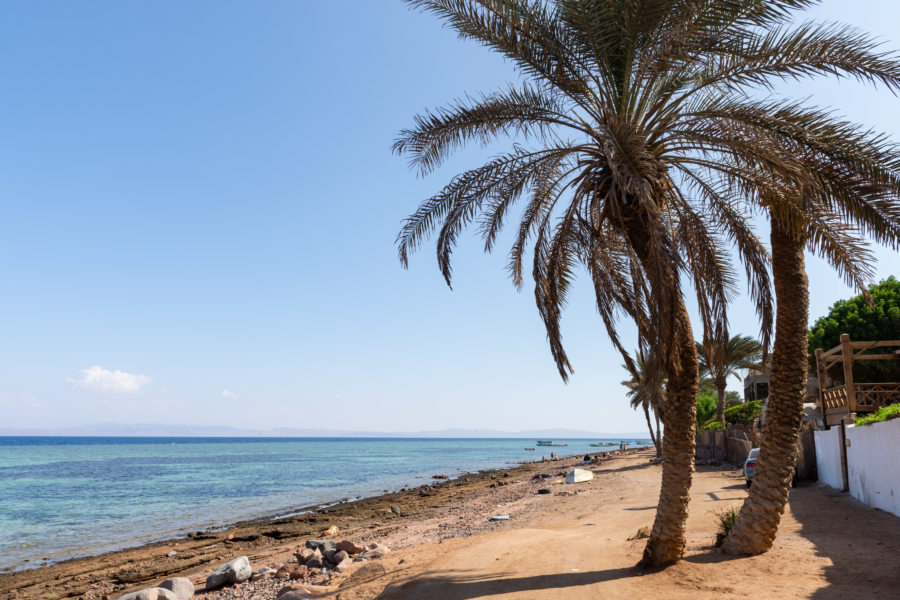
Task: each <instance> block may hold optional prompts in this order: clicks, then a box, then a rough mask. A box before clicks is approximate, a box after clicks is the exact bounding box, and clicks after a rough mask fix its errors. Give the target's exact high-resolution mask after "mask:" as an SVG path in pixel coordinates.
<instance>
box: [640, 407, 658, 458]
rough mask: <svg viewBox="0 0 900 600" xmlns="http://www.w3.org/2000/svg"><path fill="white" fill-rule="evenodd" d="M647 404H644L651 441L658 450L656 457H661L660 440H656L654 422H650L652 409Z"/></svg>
mask: <svg viewBox="0 0 900 600" xmlns="http://www.w3.org/2000/svg"><path fill="white" fill-rule="evenodd" d="M647 404H648V403H647V402H644V418H645V419H647V429H649V430H650V439H651V440H652V441H653V446H654V447H655V448H656V455H657V456H659V452H660V447H659V440H658V439H657V438H656V434H655V433H653V422H652V421H651V420H650V407H649V406H648V405H647Z"/></svg>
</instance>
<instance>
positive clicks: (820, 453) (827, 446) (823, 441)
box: [814, 427, 844, 489]
mask: <svg viewBox="0 0 900 600" xmlns="http://www.w3.org/2000/svg"><path fill="white" fill-rule="evenodd" d="M814 435H815V439H816V468H817V469H818V470H819V481H821V482H822V483H824V484H826V485H830V486H831V487H833V488H836V489H841V488H843V487H844V474H843V473H842V472H841V444H840V441H841V440H840V436H841V432H840V428H839V427H832V428H831V429H829V430H828V431H816V432H815V433H814Z"/></svg>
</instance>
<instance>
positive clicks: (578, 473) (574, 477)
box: [566, 469, 594, 483]
mask: <svg viewBox="0 0 900 600" xmlns="http://www.w3.org/2000/svg"><path fill="white" fill-rule="evenodd" d="M593 478H594V474H593V473H591V472H590V471H587V470H585V469H572V470H571V471H569V474H568V475H566V483H583V482H585V481H590V480H591V479H593Z"/></svg>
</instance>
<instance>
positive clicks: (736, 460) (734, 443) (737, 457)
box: [725, 437, 753, 467]
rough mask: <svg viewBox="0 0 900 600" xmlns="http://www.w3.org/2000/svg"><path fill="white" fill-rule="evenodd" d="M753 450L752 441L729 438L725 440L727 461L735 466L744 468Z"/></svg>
mask: <svg viewBox="0 0 900 600" xmlns="http://www.w3.org/2000/svg"><path fill="white" fill-rule="evenodd" d="M752 448H753V444H751V443H750V440H743V439H738V438H734V437H728V438H726V440H725V453H726V460H727V461H728V462H730V463H731V464H733V465H735V466H739V467H743V466H744V461H745V460H747V455H748V454H750V450H751V449H752Z"/></svg>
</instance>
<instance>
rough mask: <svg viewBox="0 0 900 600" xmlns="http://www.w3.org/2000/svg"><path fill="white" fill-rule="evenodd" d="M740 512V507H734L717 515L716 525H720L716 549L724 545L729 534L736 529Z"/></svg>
mask: <svg viewBox="0 0 900 600" xmlns="http://www.w3.org/2000/svg"><path fill="white" fill-rule="evenodd" d="M739 512H740V507H738V506H735V505H732V506H729V507H727V508H725V509H723V510H721V511H719V512H717V513H716V523H717V525H718V531H717V532H716V548H719V547H720V546H721V545H722V543H723V542H724V541H725V538H726V536H728V532H729V531H731V528H732V527H734V522H735V521H737V518H738V513H739Z"/></svg>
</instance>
